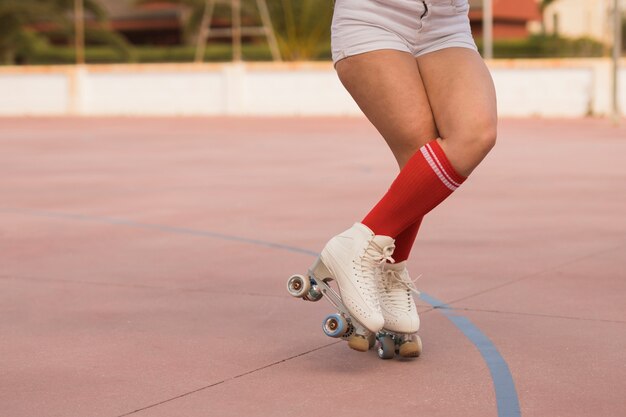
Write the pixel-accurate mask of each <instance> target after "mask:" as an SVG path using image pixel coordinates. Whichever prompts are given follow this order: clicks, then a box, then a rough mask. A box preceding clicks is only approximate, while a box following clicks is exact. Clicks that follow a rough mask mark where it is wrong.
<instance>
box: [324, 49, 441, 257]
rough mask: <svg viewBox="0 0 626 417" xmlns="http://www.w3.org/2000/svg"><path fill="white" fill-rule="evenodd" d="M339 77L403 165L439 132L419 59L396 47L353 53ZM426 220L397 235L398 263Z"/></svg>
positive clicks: (339, 67) (342, 64) (343, 63)
mask: <svg viewBox="0 0 626 417" xmlns="http://www.w3.org/2000/svg"><path fill="white" fill-rule="evenodd" d="M336 68H337V74H338V75H339V79H340V80H341V82H342V83H343V85H344V86H345V88H346V89H347V90H348V92H349V93H350V95H352V97H353V98H354V100H355V101H356V103H357V104H358V105H359V107H360V108H361V110H362V111H363V113H364V114H365V116H366V117H367V118H368V120H369V121H370V122H371V123H372V124H373V125H374V127H375V128H376V129H377V130H378V131H379V132H380V134H381V135H382V136H383V138H384V139H385V141H386V142H387V145H388V146H389V148H390V149H391V152H392V153H393V155H394V157H395V158H396V161H397V163H398V166H399V167H400V169H402V168H403V167H404V165H405V164H406V163H407V161H408V160H409V159H410V158H411V156H412V155H413V154H414V153H415V152H416V151H417V150H418V149H419V148H420V147H422V146H423V145H425V144H426V143H427V142H428V141H430V140H432V139H434V138H436V137H438V132H437V127H436V126H435V120H434V118H433V115H432V111H431V109H430V104H429V102H428V97H427V96H426V91H425V89H424V84H423V82H422V79H421V76H420V72H419V68H418V66H417V64H416V62H415V58H414V57H413V56H412V55H410V54H408V53H406V52H401V51H396V50H391V49H383V50H376V51H372V52H368V53H365V54H359V55H354V56H351V57H349V58H346V59H342V60H341V61H339V62H338V63H337V66H336ZM420 224H421V219H419V220H417V221H416V222H414V223H413V224H411V225H410V226H408V227H407V228H406V230H404V231H403V232H401V233H400V234H398V235H397V236H394V237H395V238H396V242H395V245H396V250H395V252H394V259H395V260H396V261H398V262H400V261H403V260H406V259H408V257H409V254H410V252H411V248H412V246H413V242H414V241H415V237H416V235H417V232H418V230H419V226H420Z"/></svg>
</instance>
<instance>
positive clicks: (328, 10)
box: [268, 0, 333, 60]
mask: <svg viewBox="0 0 626 417" xmlns="http://www.w3.org/2000/svg"><path fill="white" fill-rule="evenodd" d="M268 7H269V9H270V14H271V16H272V23H273V25H274V29H275V31H276V38H277V39H278V44H279V47H280V49H281V54H282V56H283V57H284V58H285V59H287V60H308V59H314V58H316V57H317V56H318V55H319V53H320V45H323V44H325V43H328V42H329V41H330V22H331V19H332V15H333V9H332V7H331V6H330V2H329V3H328V4H327V5H324V3H323V2H320V1H319V0H280V2H279V1H278V0H272V1H271V2H270V3H269V4H268Z"/></svg>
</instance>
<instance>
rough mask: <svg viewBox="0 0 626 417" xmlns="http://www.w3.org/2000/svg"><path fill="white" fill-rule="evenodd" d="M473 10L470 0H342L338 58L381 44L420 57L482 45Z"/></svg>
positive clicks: (336, 27) (334, 45) (334, 32)
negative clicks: (474, 26)
mask: <svg viewBox="0 0 626 417" xmlns="http://www.w3.org/2000/svg"><path fill="white" fill-rule="evenodd" d="M468 12H469V2H468V0H423V1H422V0H336V1H335V10H334V13H333V22H332V27H331V49H332V56H333V64H336V63H337V61H339V60H341V59H343V58H346V57H349V56H351V55H356V54H361V53H364V52H369V51H374V50H377V49H396V50H398V51H405V52H409V53H410V54H412V55H413V56H416V57H417V56H420V55H423V54H427V53H429V52H433V51H437V50H439V49H443V48H450V47H462V48H470V49H473V50H475V51H477V50H478V49H477V48H476V44H475V43H474V38H472V32H471V29H470V22H469V18H468V16H467V14H468Z"/></svg>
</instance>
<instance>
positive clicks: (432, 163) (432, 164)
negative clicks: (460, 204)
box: [420, 146, 458, 191]
mask: <svg viewBox="0 0 626 417" xmlns="http://www.w3.org/2000/svg"><path fill="white" fill-rule="evenodd" d="M420 150H421V151H422V155H424V158H425V159H426V162H428V165H430V167H431V168H432V170H433V171H434V172H435V174H437V176H438V177H439V179H440V180H441V182H443V184H444V185H445V186H446V187H448V188H449V189H451V190H452V191H454V190H456V189H457V188H458V187H456V186H454V185H453V184H451V183H450V181H448V180H447V179H446V177H445V176H444V175H443V174H442V173H441V170H440V169H439V167H438V166H437V164H436V163H435V161H433V159H432V158H431V157H430V154H429V153H428V150H427V149H426V147H425V146H422V147H421V148H420Z"/></svg>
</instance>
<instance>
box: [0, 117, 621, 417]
mask: <svg viewBox="0 0 626 417" xmlns="http://www.w3.org/2000/svg"><path fill="white" fill-rule="evenodd" d="M624 126H625V125H624V124H622V127H614V126H612V125H611V123H610V122H608V121H606V120H593V119H589V120H541V119H536V120H502V121H501V123H500V130H499V143H498V145H497V146H496V148H495V149H494V151H493V152H492V153H491V154H490V155H489V157H488V158H487V159H486V160H485V162H484V164H483V165H481V166H480V167H479V169H477V170H476V171H475V172H474V174H473V176H472V177H471V178H470V179H469V180H468V181H467V182H466V183H465V184H464V185H463V187H461V188H460V189H459V190H458V191H457V192H456V193H455V194H454V195H453V196H452V197H451V198H450V199H448V200H447V201H445V202H444V203H443V204H442V205H441V206H440V207H438V208H437V209H436V210H435V211H434V212H432V213H431V214H430V215H429V216H428V217H427V219H426V221H425V222H424V225H423V227H422V230H421V234H420V236H419V237H418V241H417V242H416V244H415V247H414V250H413V255H412V258H411V260H410V263H409V266H410V271H411V273H412V275H413V276H414V277H417V276H418V275H420V274H422V277H421V278H420V279H419V280H418V287H419V288H420V289H421V290H423V292H424V293H425V294H428V296H430V297H433V298H435V299H438V300H440V301H442V302H445V303H446V304H447V305H448V307H447V308H432V306H431V305H430V304H428V303H427V302H425V300H422V301H420V302H419V304H420V311H421V318H422V328H421V330H420V334H421V337H422V339H423V341H424V353H423V355H422V357H420V358H419V359H416V360H408V361H406V360H405V361H401V360H397V359H394V360H389V361H383V360H380V359H378V357H377V355H376V353H375V351H374V350H372V351H370V352H367V353H358V352H355V351H352V350H350V349H349V348H348V347H347V344H346V343H345V342H342V341H337V340H335V339H330V338H328V337H326V336H325V335H324V334H323V333H322V330H321V322H322V319H323V317H324V316H325V315H326V314H327V313H331V312H333V309H332V308H331V306H330V304H328V303H327V302H326V301H325V300H321V301H320V302H318V303H306V302H303V301H301V300H297V299H294V298H291V297H290V296H289V295H288V294H287V292H286V289H285V283H286V280H287V278H288V277H289V276H290V275H291V274H294V273H304V272H305V271H306V268H307V267H308V266H309V265H310V264H311V263H312V261H313V260H314V256H313V254H314V253H315V252H317V251H319V250H321V248H322V247H323V245H324V244H325V243H326V241H327V240H328V239H329V238H330V237H331V236H333V235H334V234H337V233H339V232H341V231H343V230H345V229H347V228H348V227H350V226H351V225H352V223H353V222H355V221H358V220H360V219H361V218H362V216H363V215H364V214H365V213H366V212H367V211H368V209H369V207H370V206H371V205H372V204H374V203H375V201H376V200H377V199H378V198H379V197H380V196H381V195H382V194H383V193H384V192H385V190H386V189H387V187H388V185H389V184H390V182H391V181H392V179H393V178H394V176H395V175H396V172H397V166H396V165H395V162H394V160H393V158H392V156H391V153H390V152H389V150H388V149H387V148H386V145H385V144H384V142H383V140H382V139H381V138H380V137H379V136H378V134H377V133H376V132H375V131H374V129H373V128H372V127H371V126H370V125H369V124H368V122H367V121H365V120H364V119H359V118H302V119H299V118H292V119H271V118H268V119H259V118H233V119H226V118H219V119H182V118H181V119H124V118H121V119H2V120H0V149H1V151H0V195H1V200H0V415H2V416H6V417H21V416H28V417H57V416H67V417H70V416H71V417H74V416H77V417H97V416H106V417H116V416H126V415H132V416H137V417H156V416H164V417H170V416H186V417H195V416H198V417H200V416H202V417H206V416H216V417H222V416H224V417H229V416H233V417H234V416H268V417H269V416H272V417H275V416H304V417H306V416H319V415H337V416H344V417H345V416H358V417H363V416H383V415H402V416H413V415H415V416H445V417H450V416H463V417H466V416H469V417H472V416H481V417H488V416H499V417H500V416H515V415H520V414H521V415H523V416H541V417H551V416H564V417H576V416H581V417H583V416H584V417H589V416H615V417H622V416H624V415H626V400H625V397H624V393H626V303H625V300H626V271H625V265H626V217H625V213H626V185H625V184H626V127H624ZM454 320H457V321H459V320H461V321H463V322H464V323H471V324H472V325H473V326H475V329H478V330H477V333H480V334H482V335H484V336H486V338H488V340H490V341H491V343H492V346H491V347H490V346H486V345H485V344H482V345H481V344H480V343H478V344H477V343H475V341H472V340H471V338H470V337H468V336H467V335H466V334H464V333H463V332H462V331H461V329H460V327H458V326H456V325H455V322H454ZM475 333H476V332H475ZM479 349H481V350H479ZM485 352H487V353H486V356H483V354H481V353H485ZM496 354H498V355H500V356H499V357H501V358H502V360H503V363H504V364H505V365H506V366H505V367H504V368H506V367H508V370H509V371H510V376H512V381H513V383H514V387H513V388H512V390H511V387H508V388H506V387H504V386H502V385H500V384H501V383H503V382H506V380H505V379H506V378H504V379H503V378H502V374H500V376H497V375H495V376H494V375H492V373H491V372H490V369H491V368H490V367H489V366H488V360H487V359H485V358H488V357H491V358H493V357H494V355H496ZM500 370H502V369H500ZM494 384H495V386H494ZM494 388H495V389H494ZM505 388H506V389H505ZM499 389H500V390H501V393H503V394H504V396H503V397H502V398H500V397H498V398H496V392H497V391H498V390H499ZM497 400H498V401H497ZM500 401H501V402H502V403H500ZM516 401H517V402H518V404H519V409H517V411H518V412H516V408H515V404H516ZM499 405H500V406H501V407H500V408H499Z"/></svg>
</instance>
